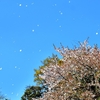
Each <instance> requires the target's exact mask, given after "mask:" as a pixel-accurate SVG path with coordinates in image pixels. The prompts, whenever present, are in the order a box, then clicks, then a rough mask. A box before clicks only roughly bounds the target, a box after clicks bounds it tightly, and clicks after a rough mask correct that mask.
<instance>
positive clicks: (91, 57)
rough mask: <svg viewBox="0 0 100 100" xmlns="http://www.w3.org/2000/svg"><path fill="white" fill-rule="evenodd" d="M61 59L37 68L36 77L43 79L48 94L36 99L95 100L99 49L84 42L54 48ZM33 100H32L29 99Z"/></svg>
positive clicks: (98, 96)
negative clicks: (39, 69) (40, 73)
mask: <svg viewBox="0 0 100 100" xmlns="http://www.w3.org/2000/svg"><path fill="white" fill-rule="evenodd" d="M54 48H55V50H56V51H57V52H59V53H60V54H61V56H62V59H61V60H60V61H59V63H58V61H57V59H56V58H55V59H53V61H52V62H54V63H50V64H49V65H48V66H46V67H44V68H42V69H41V72H42V73H43V74H42V75H40V76H39V77H40V78H42V79H43V80H45V83H44V85H45V86H47V87H48V88H49V90H48V92H46V93H44V95H43V96H42V97H41V98H39V99H37V100H99V99H100V49H99V48H98V47H97V45H94V46H93V47H91V46H89V45H88V39H87V40H85V41H84V42H83V43H80V42H79V47H75V48H74V49H69V48H68V47H64V46H62V45H61V48H57V47H55V46H54ZM33 100H36V99H34V98H33Z"/></svg>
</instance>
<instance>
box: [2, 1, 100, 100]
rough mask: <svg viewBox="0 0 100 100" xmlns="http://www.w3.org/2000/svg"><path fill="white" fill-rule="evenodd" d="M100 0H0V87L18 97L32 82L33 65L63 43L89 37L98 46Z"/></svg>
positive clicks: (5, 92) (70, 45)
mask: <svg viewBox="0 0 100 100" xmlns="http://www.w3.org/2000/svg"><path fill="white" fill-rule="evenodd" d="M99 33H100V0H1V1H0V91H2V93H3V94H5V95H6V96H7V97H8V98H11V100H20V97H21V96H22V94H23V92H24V90H25V87H26V86H28V85H34V84H35V83H34V82H33V79H34V77H33V75H34V69H35V68H38V67H39V66H40V65H41V61H42V60H44V59H45V58H46V57H48V56H51V55H52V53H56V51H55V50H54V48H53V44H55V45H56V46H57V47H59V46H60V42H61V43H62V44H63V45H64V46H65V47H66V46H69V47H73V45H77V42H78V41H84V40H85V39H87V37H89V44H90V45H92V46H93V44H98V46H100V42H99V41H100V34H99Z"/></svg>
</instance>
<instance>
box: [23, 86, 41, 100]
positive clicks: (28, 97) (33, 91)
mask: <svg viewBox="0 0 100 100" xmlns="http://www.w3.org/2000/svg"><path fill="white" fill-rule="evenodd" d="M41 96H42V88H41V87H40V86H28V87H27V88H26V90H25V92H24V95H23V96H22V97H21V100H32V98H39V97H41Z"/></svg>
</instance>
